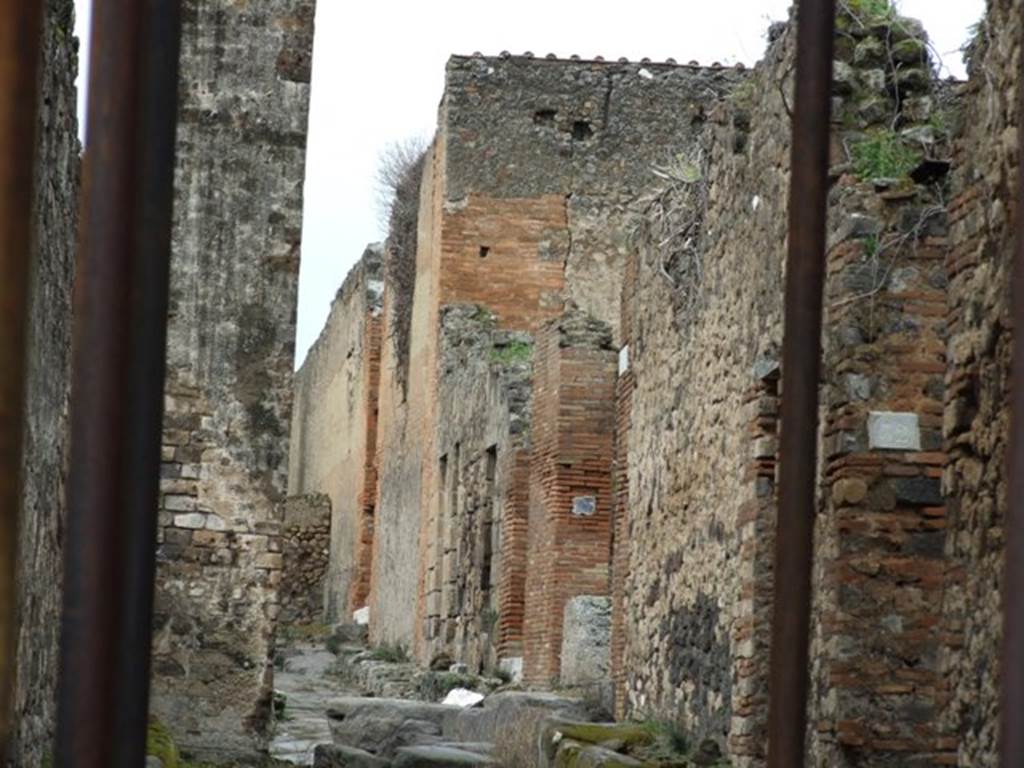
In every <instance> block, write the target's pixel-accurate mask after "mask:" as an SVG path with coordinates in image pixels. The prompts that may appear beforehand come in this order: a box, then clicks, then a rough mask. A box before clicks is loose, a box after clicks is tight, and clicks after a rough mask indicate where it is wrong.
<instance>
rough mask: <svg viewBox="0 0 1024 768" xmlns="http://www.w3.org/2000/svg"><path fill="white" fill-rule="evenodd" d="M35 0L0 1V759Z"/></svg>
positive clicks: (19, 417)
mask: <svg viewBox="0 0 1024 768" xmlns="http://www.w3.org/2000/svg"><path fill="white" fill-rule="evenodd" d="M42 10H43V3H42V2H41V0H0V756H3V755H4V754H6V752H7V744H8V740H9V738H10V733H11V728H12V725H13V723H12V722H11V712H12V710H11V694H12V693H13V687H14V686H13V684H14V670H15V666H14V655H15V652H16V645H17V630H16V627H15V623H16V621H17V615H16V612H17V607H18V600H17V591H16V586H15V579H16V568H17V562H18V556H17V555H18V511H19V509H20V507H21V461H22V455H21V454H22V435H23V428H24V398H25V376H26V374H27V365H26V360H25V338H26V333H27V329H28V287H29V286H28V280H29V261H30V249H31V247H32V199H33V195H32V186H33V177H34V162H33V161H34V160H35V156H36V153H35V146H36V104H37V99H38V93H37V83H38V78H37V75H38V72H37V70H38V67H39V42H40V35H41V33H42V27H41V23H42Z"/></svg>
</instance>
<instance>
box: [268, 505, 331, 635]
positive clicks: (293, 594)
mask: <svg viewBox="0 0 1024 768" xmlns="http://www.w3.org/2000/svg"><path fill="white" fill-rule="evenodd" d="M330 546H331V498H330V497H329V496H327V495H326V494H322V493H315V494H308V495H306V496H292V497H290V498H288V499H286V500H285V502H284V510H283V514H282V524H281V553H282V555H283V556H284V562H283V571H282V573H281V580H280V586H279V588H278V602H279V603H280V607H281V610H280V613H279V614H278V622H279V624H280V625H282V626H287V625H291V626H296V625H303V624H320V623H323V621H324V590H325V587H326V581H327V562H328V555H329V553H330Z"/></svg>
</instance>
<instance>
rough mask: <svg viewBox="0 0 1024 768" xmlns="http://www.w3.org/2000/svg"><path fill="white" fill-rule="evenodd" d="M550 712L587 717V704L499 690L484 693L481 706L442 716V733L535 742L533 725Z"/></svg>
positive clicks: (476, 739)
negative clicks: (444, 718)
mask: <svg viewBox="0 0 1024 768" xmlns="http://www.w3.org/2000/svg"><path fill="white" fill-rule="evenodd" d="M550 716H557V717H559V718H564V719H566V720H588V719H590V708H589V706H588V705H587V704H586V703H585V702H583V701H582V700H580V699H574V698H568V697H565V696H559V695H557V694H554V693H534V692H527V691H502V692H501V693H496V694H494V695H492V696H488V697H487V698H486V699H484V701H483V705H482V706H479V707H470V708H468V709H463V710H461V711H460V712H459V713H458V714H457V715H456V716H455V717H453V718H451V719H449V720H446V721H445V726H444V736H445V738H446V739H448V740H452V741H470V742H481V741H483V742H497V741H498V740H499V735H500V736H501V738H502V739H503V740H505V741H506V742H507V741H508V740H509V739H526V740H529V743H530V744H531V745H536V733H537V732H536V730H535V727H536V725H537V723H539V722H541V721H543V720H546V719H547V718H548V717H550ZM531 748H533V749H535V746H533V747H531Z"/></svg>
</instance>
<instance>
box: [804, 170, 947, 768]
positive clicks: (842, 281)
mask: <svg viewBox="0 0 1024 768" xmlns="http://www.w3.org/2000/svg"><path fill="white" fill-rule="evenodd" d="M841 187H842V189H841V191H840V193H839V194H840V195H841V196H842V203H841V204H840V205H839V206H837V211H836V215H835V216H834V222H835V232H834V234H833V238H832V241H833V242H832V247H831V249H830V251H829V254H828V283H827V287H826V306H827V318H826V327H825V338H826V346H825V358H824V359H825V373H824V377H823V380H824V381H825V382H827V386H826V388H825V395H824V398H823V408H824V422H823V450H822V499H821V516H820V523H819V526H818V545H817V551H818V553H819V555H818V563H817V568H818V573H817V579H818V584H819V586H818V587H817V589H816V601H817V606H816V621H815V639H814V642H815V645H816V647H817V653H816V654H815V661H814V664H813V667H812V669H813V670H814V672H815V678H816V685H817V688H818V691H819V692H818V695H817V701H816V706H817V712H816V717H815V718H814V719H813V720H812V728H813V729H814V731H815V732H816V739H817V740H818V743H819V746H820V751H819V753H818V754H819V757H820V758H821V759H823V760H825V759H827V760H828V763H829V765H832V764H835V765H882V764H886V765H888V764H893V763H898V764H903V763H904V762H907V763H908V764H909V762H918V761H934V762H935V763H936V764H943V763H944V762H945V761H946V759H947V758H949V757H951V755H949V754H948V749H949V748H950V746H951V745H950V743H949V742H948V741H947V740H946V739H945V738H944V737H943V735H942V733H941V732H940V729H939V726H938V710H939V709H940V707H941V703H942V701H943V698H944V682H943V679H942V672H941V665H940V650H941V636H940V631H941V616H940V611H941V605H942V598H943V590H944V586H945V572H946V562H945V556H944V545H945V539H946V507H945V501H944V499H943V496H942V493H941V488H940V477H941V474H942V467H943V465H944V464H945V461H946V455H945V453H944V452H943V450H942V409H943V392H944V376H945V372H946V361H945V344H944V334H945V314H946V285H945V273H944V266H943V262H944V256H945V252H946V239H945V234H946V217H945V212H944V210H943V209H942V208H941V207H929V206H927V194H928V193H927V192H925V191H924V190H923V189H921V188H918V189H913V188H911V189H909V190H900V191H898V192H890V193H883V194H878V193H876V192H875V190H874V189H872V188H871V187H870V186H869V185H866V184H857V185H854V184H853V183H852V182H849V181H845V182H843V183H841ZM929 764H932V763H931V762H930V763H929Z"/></svg>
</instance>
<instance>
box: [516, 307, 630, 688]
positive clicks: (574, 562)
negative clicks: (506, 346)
mask: <svg viewBox="0 0 1024 768" xmlns="http://www.w3.org/2000/svg"><path fill="white" fill-rule="evenodd" d="M616 358H617V353H616V351H615V349H614V348H613V346H612V335H611V330H610V329H609V328H608V326H607V325H605V324H604V323H601V322H600V321H598V320H595V319H593V318H591V317H590V316H588V315H586V314H585V313H583V312H579V311H576V310H571V311H569V312H567V313H566V314H565V315H563V316H562V317H561V318H559V319H557V320H554V321H552V322H551V323H549V324H548V325H546V326H545V327H544V328H543V329H542V331H541V333H540V335H539V339H538V344H537V352H536V358H535V369H534V370H535V384H534V418H533V424H534V429H533V451H532V452H533V461H532V467H531V470H532V471H531V475H532V476H531V480H530V513H529V529H530V530H529V549H528V556H527V563H528V568H527V577H526V579H527V581H526V603H525V608H526V614H525V621H524V651H525V658H524V677H525V679H526V681H527V682H530V683H538V684H549V683H552V682H554V681H556V680H557V679H558V677H559V672H560V668H561V649H562V612H563V610H564V608H565V604H566V602H567V601H568V600H569V599H570V598H573V597H577V596H580V595H605V596H606V595H608V593H609V562H610V559H611V517H612V516H611V511H612V505H613V494H612V482H611V464H612V452H613V447H614V446H613V442H614V439H613V436H614V431H615V410H616V409H615V379H616V365H617V362H616Z"/></svg>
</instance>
